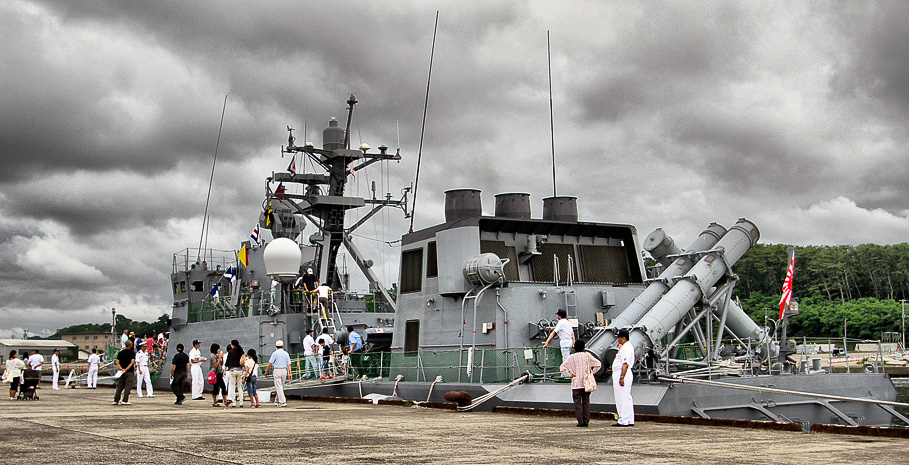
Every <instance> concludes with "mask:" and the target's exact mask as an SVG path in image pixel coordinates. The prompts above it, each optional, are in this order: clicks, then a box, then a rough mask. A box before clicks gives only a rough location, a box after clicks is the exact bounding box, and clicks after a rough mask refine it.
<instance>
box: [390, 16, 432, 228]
mask: <svg viewBox="0 0 909 465" xmlns="http://www.w3.org/2000/svg"><path fill="white" fill-rule="evenodd" d="M438 30H439V10H436V25H435V26H434V27H433V28H432V49H431V50H430V52H429V76H428V77H427V78H426V100H425V101H424V102H423V126H422V127H421V128H420V149H419V150H418V151H417V176H416V179H414V182H413V205H412V206H411V207H410V228H409V229H408V230H407V231H408V232H413V218H414V212H415V211H416V209H417V187H418V186H419V185H420V161H421V160H422V159H423V136H424V135H425V134H426V110H427V108H428V107H429V83H430V82H432V58H433V56H434V55H435V53H436V31H438ZM399 145H400V143H399Z"/></svg>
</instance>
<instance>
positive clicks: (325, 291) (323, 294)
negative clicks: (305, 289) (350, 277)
mask: <svg viewBox="0 0 909 465" xmlns="http://www.w3.org/2000/svg"><path fill="white" fill-rule="evenodd" d="M329 291H331V288H330V287H328V286H326V285H324V284H323V285H321V286H319V287H317V288H316V292H318V293H319V298H320V299H321V298H322V297H325V298H326V299H327V298H328V292H329Z"/></svg>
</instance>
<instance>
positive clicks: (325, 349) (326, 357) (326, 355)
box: [319, 338, 333, 379]
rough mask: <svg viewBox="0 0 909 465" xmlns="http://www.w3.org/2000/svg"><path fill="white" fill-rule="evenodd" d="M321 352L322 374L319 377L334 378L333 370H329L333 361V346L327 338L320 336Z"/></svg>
mask: <svg viewBox="0 0 909 465" xmlns="http://www.w3.org/2000/svg"><path fill="white" fill-rule="evenodd" d="M319 353H321V354H322V376H320V377H319V379H332V378H333V376H332V375H331V371H329V370H328V363H329V362H330V361H331V346H329V345H328V344H326V343H325V339H322V338H319Z"/></svg>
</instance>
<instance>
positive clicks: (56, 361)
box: [51, 349, 60, 390]
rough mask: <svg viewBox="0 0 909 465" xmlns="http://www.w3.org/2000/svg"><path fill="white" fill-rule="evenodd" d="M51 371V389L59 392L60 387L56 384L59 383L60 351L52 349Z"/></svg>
mask: <svg viewBox="0 0 909 465" xmlns="http://www.w3.org/2000/svg"><path fill="white" fill-rule="evenodd" d="M51 369H52V370H53V373H54V374H53V378H51V387H53V388H54V389H58V390H59V389H60V386H58V385H57V383H58V382H59V381H60V349H54V355H51Z"/></svg>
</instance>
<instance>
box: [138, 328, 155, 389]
mask: <svg viewBox="0 0 909 465" xmlns="http://www.w3.org/2000/svg"><path fill="white" fill-rule="evenodd" d="M146 345H147V343H146V342H145V341H139V350H137V351H136V391H138V394H139V397H142V382H143V381H145V390H146V392H147V393H148V397H155V391H154V389H152V383H151V372H150V371H149V369H148V351H147V350H146Z"/></svg>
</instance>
